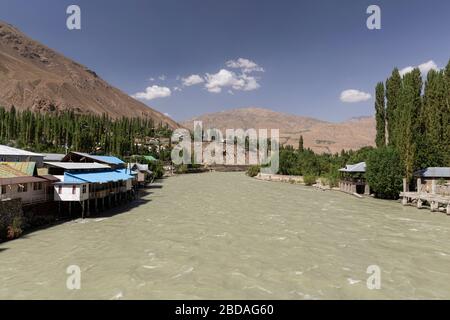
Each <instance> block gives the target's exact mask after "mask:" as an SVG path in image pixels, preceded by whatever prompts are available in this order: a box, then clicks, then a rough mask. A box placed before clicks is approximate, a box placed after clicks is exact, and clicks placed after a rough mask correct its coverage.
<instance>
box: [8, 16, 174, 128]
mask: <svg viewBox="0 0 450 320" xmlns="http://www.w3.org/2000/svg"><path fill="white" fill-rule="evenodd" d="M92 54H95V53H92ZM0 105H2V106H5V107H7V108H9V107H11V106H12V105H14V106H15V107H16V108H17V109H20V110H25V109H30V110H33V111H39V110H42V111H49V112H51V111H56V110H74V111H76V112H78V113H92V114H103V113H106V114H108V115H110V116H111V117H113V118H118V117H122V116H125V117H148V118H152V119H153V120H154V121H155V123H157V124H158V123H163V124H168V125H169V126H170V127H171V128H177V127H179V125H178V124H177V123H176V122H175V121H173V120H172V119H170V118H168V117H166V116H165V115H163V114H162V113H160V112H158V111H156V110H153V109H151V108H149V107H147V106H146V105H145V104H143V103H141V102H139V101H137V100H135V99H133V98H131V97H130V96H128V95H127V94H125V93H123V92H122V91H120V90H119V89H117V88H114V87H112V86H111V85H109V84H108V83H107V82H105V81H104V80H102V79H101V78H100V77H98V75H97V74H96V73H95V72H94V71H91V70H89V69H88V68H86V67H84V66H82V65H80V64H78V63H76V62H74V61H72V60H70V59H68V58H66V57H64V56H63V55H61V54H59V53H57V52H55V51H53V50H52V49H50V48H48V47H46V46H44V45H42V44H40V43H38V42H36V41H34V40H32V39H30V38H28V37H27V36H26V35H24V34H23V33H22V32H20V31H19V30H17V29H16V28H14V27H13V26H11V25H9V24H6V23H4V22H1V21H0Z"/></svg>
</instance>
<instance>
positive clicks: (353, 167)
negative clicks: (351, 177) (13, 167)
mask: <svg viewBox="0 0 450 320" xmlns="http://www.w3.org/2000/svg"><path fill="white" fill-rule="evenodd" d="M339 171H340V172H348V173H363V172H366V163H365V162H360V163H357V164H348V165H346V166H345V168H342V169H339Z"/></svg>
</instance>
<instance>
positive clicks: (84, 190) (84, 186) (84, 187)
mask: <svg viewBox="0 0 450 320" xmlns="http://www.w3.org/2000/svg"><path fill="white" fill-rule="evenodd" d="M86 189H87V188H86V185H85V184H83V193H86Z"/></svg>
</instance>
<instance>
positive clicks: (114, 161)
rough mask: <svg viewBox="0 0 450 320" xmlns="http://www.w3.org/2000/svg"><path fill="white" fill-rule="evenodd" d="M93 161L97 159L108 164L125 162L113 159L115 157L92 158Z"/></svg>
mask: <svg viewBox="0 0 450 320" xmlns="http://www.w3.org/2000/svg"><path fill="white" fill-rule="evenodd" d="M90 157H91V158H93V159H97V160H99V161H102V162H106V163H109V164H124V163H125V162H123V161H122V160H120V159H119V158H117V157H113V156H92V155H91V156H90Z"/></svg>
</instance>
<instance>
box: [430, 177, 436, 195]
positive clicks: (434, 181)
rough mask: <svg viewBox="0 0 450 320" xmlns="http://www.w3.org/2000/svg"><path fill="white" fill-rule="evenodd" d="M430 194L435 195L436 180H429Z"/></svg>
mask: <svg viewBox="0 0 450 320" xmlns="http://www.w3.org/2000/svg"><path fill="white" fill-rule="evenodd" d="M431 193H432V194H436V179H433V180H431Z"/></svg>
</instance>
